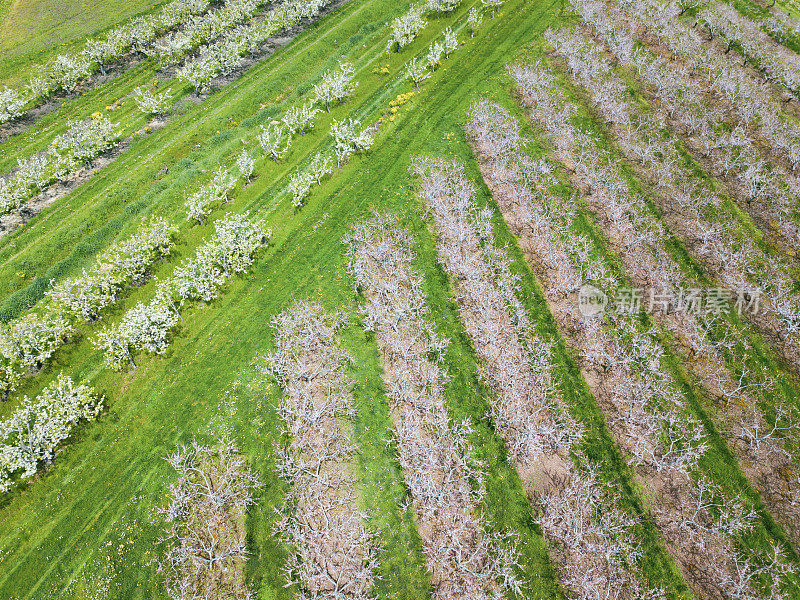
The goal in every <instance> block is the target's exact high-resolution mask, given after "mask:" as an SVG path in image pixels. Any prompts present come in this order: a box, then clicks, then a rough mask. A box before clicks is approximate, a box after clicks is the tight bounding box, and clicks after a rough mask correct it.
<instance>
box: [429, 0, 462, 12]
mask: <svg viewBox="0 0 800 600" xmlns="http://www.w3.org/2000/svg"><path fill="white" fill-rule="evenodd" d="M460 4H461V0H428V2H427V4H425V10H426V11H428V12H434V11H435V12H436V14H437V15H441V14H442V13H445V14H446V13H450V12H453V11H454V10H455V9H456V8H458V7H459V5H460Z"/></svg>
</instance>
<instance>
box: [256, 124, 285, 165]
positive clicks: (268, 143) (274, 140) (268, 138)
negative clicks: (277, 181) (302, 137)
mask: <svg viewBox="0 0 800 600" xmlns="http://www.w3.org/2000/svg"><path fill="white" fill-rule="evenodd" d="M256 139H257V140H258V144H259V145H260V146H261V147H262V148H263V149H264V151H265V152H266V153H267V154H269V156H270V158H272V160H275V161H277V160H279V159H281V158H283V157H284V156H286V154H287V153H288V152H289V147H290V146H291V144H292V134H291V132H290V131H289V129H288V128H287V127H286V125H285V124H283V123H280V122H278V121H273V122H271V123H270V124H269V125H267V126H266V127H264V126H263V125H262V126H261V133H259V134H258V135H257V136H256Z"/></svg>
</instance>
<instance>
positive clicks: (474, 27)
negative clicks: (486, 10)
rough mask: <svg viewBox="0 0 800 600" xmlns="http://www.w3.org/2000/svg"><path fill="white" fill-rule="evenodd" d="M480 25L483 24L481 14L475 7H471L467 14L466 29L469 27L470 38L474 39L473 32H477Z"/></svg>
mask: <svg viewBox="0 0 800 600" xmlns="http://www.w3.org/2000/svg"><path fill="white" fill-rule="evenodd" d="M481 23H483V13H481V12H480V11H479V10H478V8H477V7H476V6H473V7H472V8H470V9H469V14H468V15H467V27H469V35H470V37H475V32H476V31H478V28H479V27H480V26H481Z"/></svg>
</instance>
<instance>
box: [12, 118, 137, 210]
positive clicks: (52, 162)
mask: <svg viewBox="0 0 800 600" xmlns="http://www.w3.org/2000/svg"><path fill="white" fill-rule="evenodd" d="M120 134H121V132H120V130H119V128H118V127H117V126H116V125H115V124H114V123H112V122H111V121H110V120H109V119H108V117H105V116H101V115H98V116H96V117H94V118H91V119H86V120H84V121H77V122H71V123H70V124H69V128H68V129H67V131H66V132H64V133H62V134H60V135H58V136H56V138H55V139H54V140H53V142H52V143H51V144H50V146H49V147H48V148H47V150H45V151H44V152H41V153H39V154H35V155H33V156H31V157H30V158H27V159H25V160H20V159H17V165H18V166H17V169H16V171H14V172H13V173H11V174H10V175H7V176H6V177H4V178H0V215H4V214H6V213H9V212H11V211H13V210H16V209H18V208H20V207H21V206H23V205H24V204H25V203H26V202H27V201H28V200H30V199H31V198H32V197H33V196H35V195H36V194H37V193H38V192H40V191H42V190H43V189H45V188H46V187H48V186H49V185H50V184H52V183H54V182H56V181H61V180H63V179H65V178H66V177H67V176H68V175H70V174H71V173H73V172H74V171H76V170H77V169H80V168H81V167H87V166H89V165H90V164H91V162H92V160H93V159H94V158H96V157H97V156H99V155H100V154H102V153H103V152H105V151H106V150H108V149H109V148H112V147H113V146H115V145H116V144H117V143H118V142H119V139H120Z"/></svg>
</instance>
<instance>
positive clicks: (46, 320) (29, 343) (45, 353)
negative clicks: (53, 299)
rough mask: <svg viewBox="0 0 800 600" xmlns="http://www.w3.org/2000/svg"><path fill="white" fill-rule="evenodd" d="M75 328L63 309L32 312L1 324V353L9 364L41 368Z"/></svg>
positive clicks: (25, 367)
mask: <svg viewBox="0 0 800 600" xmlns="http://www.w3.org/2000/svg"><path fill="white" fill-rule="evenodd" d="M72 331H73V328H72V325H71V324H70V323H69V321H67V319H65V318H64V317H63V316H62V315H61V314H59V313H56V312H47V313H45V314H44V315H38V314H36V313H28V314H27V315H25V316H23V317H22V318H20V319H17V320H16V321H12V322H11V323H6V324H3V325H0V357H2V358H3V359H4V362H5V364H17V365H19V366H20V367H21V368H24V369H27V370H36V369H40V368H41V367H42V365H43V364H44V362H45V361H46V360H47V359H48V358H50V356H52V354H53V353H54V352H55V351H56V349H57V348H58V347H59V346H60V345H61V344H62V343H63V341H64V339H65V338H66V337H67V336H68V335H69V334H70V333H72Z"/></svg>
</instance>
